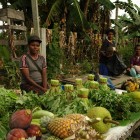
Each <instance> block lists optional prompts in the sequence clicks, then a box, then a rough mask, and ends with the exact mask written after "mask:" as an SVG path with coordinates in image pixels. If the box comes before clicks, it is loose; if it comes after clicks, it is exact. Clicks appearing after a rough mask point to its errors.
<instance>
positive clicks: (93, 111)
mask: <svg viewBox="0 0 140 140" xmlns="http://www.w3.org/2000/svg"><path fill="white" fill-rule="evenodd" d="M87 116H88V117H89V118H91V119H94V118H100V121H99V122H97V123H92V124H91V125H92V127H93V128H94V129H95V130H96V131H98V132H99V133H106V132H107V131H108V130H109V129H110V128H111V123H115V124H118V122H115V121H113V120H112V117H111V114H110V112H109V111H108V110H107V109H106V108H104V107H93V108H90V109H89V110H88V111H87Z"/></svg>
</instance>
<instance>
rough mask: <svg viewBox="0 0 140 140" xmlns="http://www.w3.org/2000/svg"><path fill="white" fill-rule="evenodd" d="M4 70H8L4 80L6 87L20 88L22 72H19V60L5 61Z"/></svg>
mask: <svg viewBox="0 0 140 140" xmlns="http://www.w3.org/2000/svg"><path fill="white" fill-rule="evenodd" d="M4 70H5V71H6V77H5V80H4V83H5V87H6V88H19V83H20V72H19V67H18V62H15V61H11V62H10V61H9V62H7V61H5V62H4Z"/></svg>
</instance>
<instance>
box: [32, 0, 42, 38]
mask: <svg viewBox="0 0 140 140" xmlns="http://www.w3.org/2000/svg"><path fill="white" fill-rule="evenodd" d="M31 4H32V16H33V25H34V34H35V35H37V36H39V37H40V25H39V14H38V0H31Z"/></svg>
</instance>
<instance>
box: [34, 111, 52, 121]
mask: <svg viewBox="0 0 140 140" xmlns="http://www.w3.org/2000/svg"><path fill="white" fill-rule="evenodd" d="M44 116H48V117H50V118H54V114H53V113H51V112H49V111H47V110H38V111H36V112H34V113H33V115H32V118H33V119H40V118H41V117H44Z"/></svg>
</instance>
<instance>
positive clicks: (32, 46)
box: [29, 41, 40, 54]
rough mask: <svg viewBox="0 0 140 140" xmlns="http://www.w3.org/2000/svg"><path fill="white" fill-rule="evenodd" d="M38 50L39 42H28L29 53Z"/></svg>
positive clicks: (35, 52)
mask: <svg viewBox="0 0 140 140" xmlns="http://www.w3.org/2000/svg"><path fill="white" fill-rule="evenodd" d="M39 50H40V43H39V42H37V41H34V42H31V43H30V44H29V51H30V53H31V54H38V52H39Z"/></svg>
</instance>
